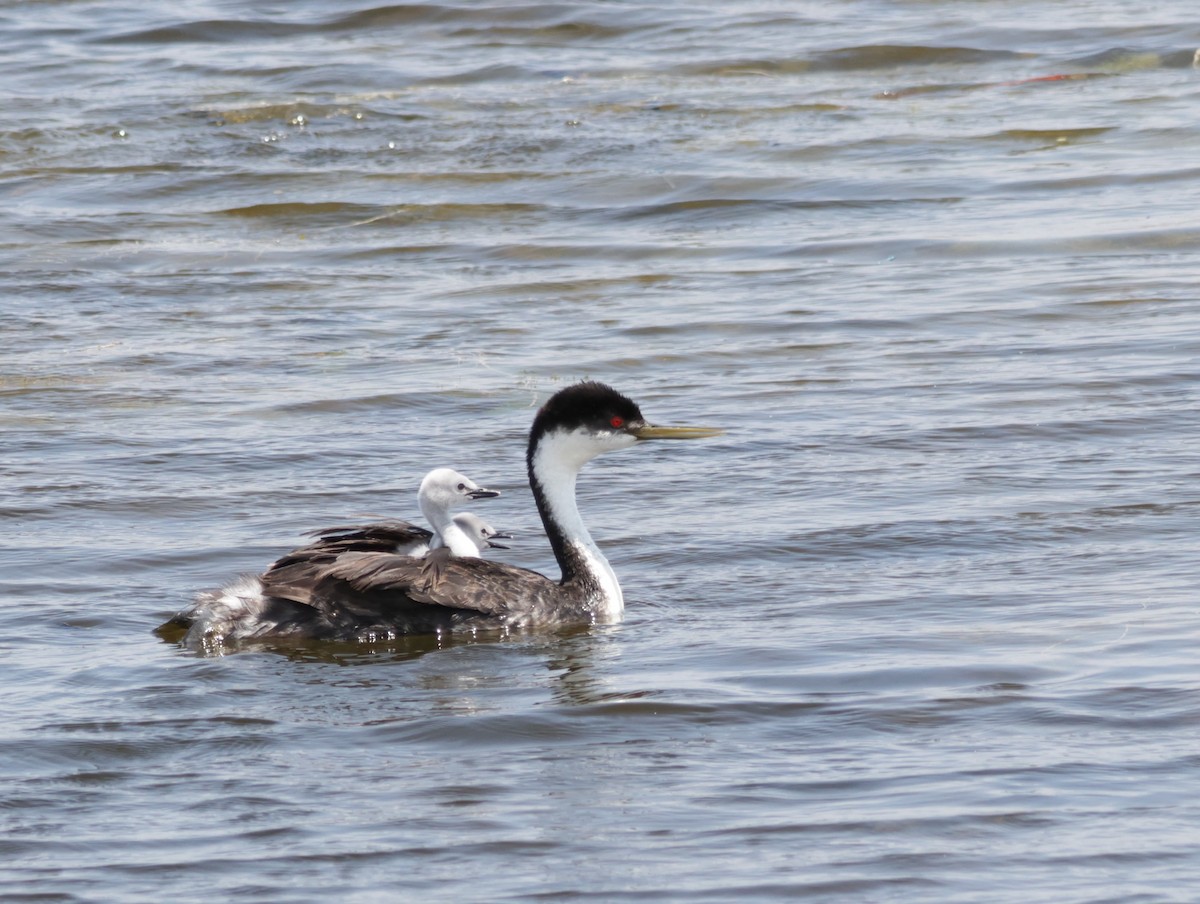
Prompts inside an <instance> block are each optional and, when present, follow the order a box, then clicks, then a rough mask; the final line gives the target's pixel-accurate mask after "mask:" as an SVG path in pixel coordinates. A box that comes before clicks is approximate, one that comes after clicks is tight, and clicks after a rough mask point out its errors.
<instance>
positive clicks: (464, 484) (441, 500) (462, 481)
mask: <svg viewBox="0 0 1200 904" xmlns="http://www.w3.org/2000/svg"><path fill="white" fill-rule="evenodd" d="M499 495H500V491H499V490H489V489H487V488H486V487H481V486H480V485H479V484H477V483H476V482H475V481H473V480H472V479H471V478H470V477H467V476H466V475H465V474H459V473H458V472H457V471H454V470H451V469H450V468H436V469H435V470H433V471H430V472H429V473H428V474H426V475H425V479H424V480H422V481H421V487H420V489H419V490H418V491H417V496H418V498H419V499H420V500H421V502H422V503H423V504H424V503H425V502H428V503H429V504H431V505H433V506H435V507H436V508H439V509H442V510H443V511H449V510H450V509H453V508H459V507H460V506H463V505H466V504H467V503H468V502H471V501H473V500H475V499H492V498H494V497H496V496H499ZM422 507H424V505H422Z"/></svg>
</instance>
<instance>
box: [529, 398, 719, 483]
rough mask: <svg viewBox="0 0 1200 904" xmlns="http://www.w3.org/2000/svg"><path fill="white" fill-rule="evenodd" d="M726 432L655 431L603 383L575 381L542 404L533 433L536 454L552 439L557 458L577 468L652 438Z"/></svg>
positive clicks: (631, 404)
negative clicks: (544, 442)
mask: <svg viewBox="0 0 1200 904" xmlns="http://www.w3.org/2000/svg"><path fill="white" fill-rule="evenodd" d="M722 432H724V431H722V430H719V429H717V428H715V427H656V426H653V425H651V424H648V423H646V419H645V418H644V417H643V416H642V412H641V409H639V408H638V406H637V403H636V402H634V401H633V400H632V399H630V398H628V397H627V396H623V395H621V393H619V392H617V391H616V390H615V389H613V388H612V387H610V386H605V385H604V384H603V383H596V382H591V381H588V382H585V383H576V384H575V385H573V386H568V387H566V388H565V389H561V390H559V391H558V392H556V393H555V394H554V395H553V396H551V397H550V399H549V400H548V401H547V402H546V404H545V405H543V406H542V408H541V410H540V411H539V412H538V413H537V417H535V418H534V420H533V427H532V429H531V430H530V432H529V444H530V450H531V451H532V450H533V448H534V447H536V446H537V445H538V444H539V442H541V441H542V440H543V438H548V439H549V440H550V442H551V443H552V444H553V445H554V447H555V452H556V454H557V455H559V456H561V457H562V458H563V460H564V461H565V462H567V463H568V464H569V465H570V466H572V467H573V468H574V469H575V470H578V469H579V468H581V467H582V466H583V465H584V464H585V463H586V462H588V461H590V460H591V459H592V458H594V457H595V456H597V455H599V454H601V453H603V452H614V451H616V450H618V449H628V448H629V447H630V446H633V445H635V444H637V443H638V442H640V441H643V440H648V439H700V438H702V437H706V436H717V435H718V434H720V433H722Z"/></svg>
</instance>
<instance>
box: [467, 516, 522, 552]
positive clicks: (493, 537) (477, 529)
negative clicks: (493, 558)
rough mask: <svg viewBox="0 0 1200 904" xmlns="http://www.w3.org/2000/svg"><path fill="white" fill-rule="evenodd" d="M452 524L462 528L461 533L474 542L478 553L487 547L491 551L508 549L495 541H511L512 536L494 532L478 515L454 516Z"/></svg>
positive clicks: (494, 529)
mask: <svg viewBox="0 0 1200 904" xmlns="http://www.w3.org/2000/svg"><path fill="white" fill-rule="evenodd" d="M454 523H455V524H457V525H458V526H459V527H460V528H462V531H463V533H464V534H466V535H467V536H468V537H469V538H470V539H471V540H473V541H474V542H475V545H476V546H478V547H479V551H480V552H483V551H484V550H485V549H487V548H488V547H489V546H490V547H492V548H493V549H508V547H507V546H505V545H504V544H503V543H497V542H496V541H497V540H511V539H512V536H513V535H512V534H509V533H504V532H502V531H498V530H496V528H494V527H492V526H491V525H490V524H488V523H487V522H486V521H484V520H483V519H482V518H480V517H479V516H478V515H473V514H472V513H470V512H463V513H462V514H461V515H455V516H454Z"/></svg>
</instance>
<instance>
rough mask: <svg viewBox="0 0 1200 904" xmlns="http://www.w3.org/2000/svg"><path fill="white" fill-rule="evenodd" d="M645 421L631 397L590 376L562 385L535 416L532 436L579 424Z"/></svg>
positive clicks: (609, 426) (612, 426)
mask: <svg viewBox="0 0 1200 904" xmlns="http://www.w3.org/2000/svg"><path fill="white" fill-rule="evenodd" d="M642 422H643V418H642V412H641V411H640V410H639V409H638V406H637V404H636V403H635V402H634V401H633V400H632V399H629V398H626V397H625V396H623V395H621V393H619V392H617V391H616V390H615V389H613V388H612V387H611V386H605V385H604V384H603V383H596V382H594V381H591V380H589V381H587V382H584V383H576V384H574V385H573V386H568V387H566V388H565V389H560V390H559V391H558V392H556V393H555V394H554V395H552V396H551V397H550V398H549V399H547V400H546V404H545V405H543V406H542V407H541V410H540V411H538V413H537V417H535V418H534V419H533V427H532V429H531V430H530V437H531V438H532V437H534V436H541V435H542V434H543V433H548V432H550V431H552V430H574V429H576V428H578V427H589V428H591V429H594V430H620V429H622V428H624V427H626V426H628V425H630V424H640V423H642Z"/></svg>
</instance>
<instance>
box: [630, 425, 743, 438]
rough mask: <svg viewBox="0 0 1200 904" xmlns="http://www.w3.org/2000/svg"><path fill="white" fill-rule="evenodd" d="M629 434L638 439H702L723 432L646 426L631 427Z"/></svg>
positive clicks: (706, 428) (716, 428) (713, 429)
mask: <svg viewBox="0 0 1200 904" xmlns="http://www.w3.org/2000/svg"><path fill="white" fill-rule="evenodd" d="M629 432H630V433H632V434H633V435H634V436H636V437H637V438H638V439H704V438H705V437H706V436H720V435H721V434H722V433H724V432H725V431H724V430H722V429H721V428H720V427H654V426H651V425H650V424H646V425H644V426H642V427H632V428H630V431H629Z"/></svg>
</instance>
